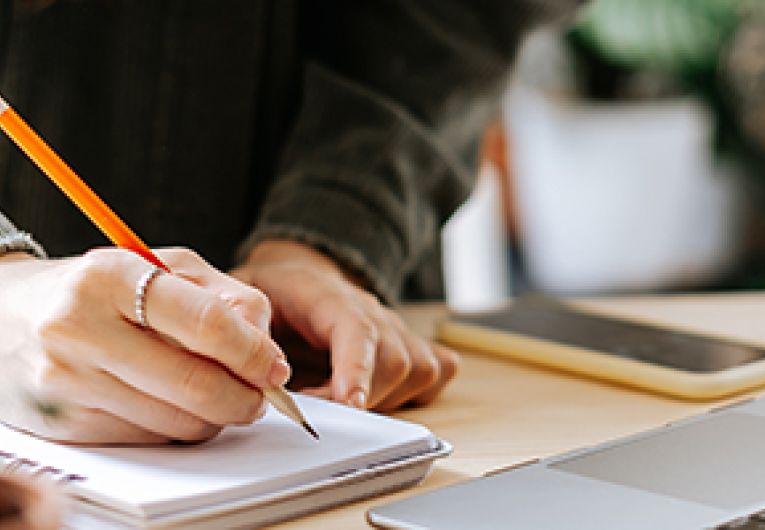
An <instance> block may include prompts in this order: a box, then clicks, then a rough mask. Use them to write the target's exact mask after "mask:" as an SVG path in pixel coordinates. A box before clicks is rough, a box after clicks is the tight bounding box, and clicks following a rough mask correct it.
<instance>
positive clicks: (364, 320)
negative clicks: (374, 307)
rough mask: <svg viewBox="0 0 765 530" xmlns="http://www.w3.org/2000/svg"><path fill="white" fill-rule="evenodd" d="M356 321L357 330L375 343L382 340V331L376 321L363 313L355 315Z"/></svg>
mask: <svg viewBox="0 0 765 530" xmlns="http://www.w3.org/2000/svg"><path fill="white" fill-rule="evenodd" d="M354 321H355V322H354V325H355V326H356V328H358V329H359V331H361V333H363V334H364V335H365V336H367V337H369V338H370V339H371V340H372V341H373V342H377V341H378V340H379V339H380V330H379V328H378V327H377V324H375V322H374V320H372V319H371V318H369V317H368V316H366V315H365V314H363V313H356V314H355V315H354Z"/></svg>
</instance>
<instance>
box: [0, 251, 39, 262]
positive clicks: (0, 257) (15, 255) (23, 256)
mask: <svg viewBox="0 0 765 530" xmlns="http://www.w3.org/2000/svg"><path fill="white" fill-rule="evenodd" d="M36 259H39V258H37V257H35V256H33V255H32V254H30V253H29V252H24V251H22V250H14V251H11V252H7V253H5V254H0V263H8V262H12V261H25V260H36Z"/></svg>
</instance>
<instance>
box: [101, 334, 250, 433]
mask: <svg viewBox="0 0 765 530" xmlns="http://www.w3.org/2000/svg"><path fill="white" fill-rule="evenodd" d="M108 331H109V333H107V334H106V335H104V336H101V337H94V338H92V340H93V341H94V342H93V346H94V347H95V348H96V351H97V352H99V353H97V354H96V355H97V357H96V358H95V359H94V361H95V364H96V367H97V368H98V369H101V370H103V371H105V372H108V373H109V374H111V375H113V376H114V377H116V378H117V379H119V380H121V381H122V382H123V383H124V384H125V385H129V386H130V387H132V388H134V389H136V390H138V391H139V392H140V393H143V394H148V395H150V396H153V397H154V398H156V399H158V400H161V401H164V402H167V403H170V404H172V405H173V406H174V407H177V408H179V409H181V410H183V411H186V412H187V413H189V414H190V415H193V416H195V417H197V418H199V419H201V420H203V421H205V422H208V423H210V424H213V425H219V426H222V425H227V424H247V423H251V422H253V421H254V420H255V419H257V418H259V417H260V416H261V415H262V411H263V395H262V393H261V392H260V390H258V389H257V388H256V387H253V386H251V385H248V384H246V383H245V382H244V381H242V380H240V379H238V378H236V377H232V376H231V374H230V373H229V372H228V371H227V370H226V369H225V368H224V367H223V366H220V365H219V364H218V363H215V362H211V361H210V360H208V359H206V358H204V357H201V356H197V355H194V354H192V353H190V352H187V351H184V350H183V349H181V348H178V347H176V346H173V345H170V344H168V343H167V342H165V341H163V340H161V339H160V338H159V337H158V336H157V335H155V334H150V333H146V332H144V331H143V330H140V329H136V328H135V327H134V326H130V325H129V324H127V323H124V322H122V323H120V322H118V323H116V324H114V326H113V327H112V328H110V329H109V330H108ZM110 335H112V336H119V337H120V338H121V339H120V341H119V343H113V342H111V341H108V336H110ZM107 346H108V347H107ZM89 384H90V379H89ZM109 388H110V390H114V391H119V390H117V388H116V387H115V386H114V385H111V386H110V387H109ZM122 393H125V391H124V389H122ZM140 393H135V392H134V393H133V394H132V395H131V396H124V397H125V398H126V399H127V398H128V397H129V398H130V399H129V400H128V402H127V405H126V407H130V408H136V409H137V408H139V407H141V406H146V405H149V402H147V401H146V399H145V398H143V397H142V395H141V394H140ZM97 394H98V395H102V396H103V397H104V399H110V400H114V399H117V398H116V397H114V396H109V394H108V392H107V390H106V389H99V390H98V391H97ZM151 405H152V406H153V407H154V408H153V410H152V411H153V412H159V408H158V407H159V404H158V403H157V402H151ZM113 406H114V407H117V406H118V405H116V404H114V405H113ZM114 410H115V412H118V411H117V410H116V408H115V409H114ZM152 411H147V412H146V414H151V412H152ZM118 413H119V412H118ZM122 413H123V414H125V415H127V412H126V411H123V412H122ZM164 413H165V414H172V412H171V411H167V410H165V411H164ZM136 414H142V413H136ZM132 418H133V419H137V418H136V416H132ZM184 419H188V418H182V417H180V416H179V417H178V418H177V420H178V421H183V420H184ZM155 421H156V420H155ZM141 424H142V425H146V424H144V423H141ZM152 425H153V424H152ZM146 426H147V427H149V426H148V425H146ZM192 427H193V426H192ZM150 428H151V427H150ZM190 428H191V427H190Z"/></svg>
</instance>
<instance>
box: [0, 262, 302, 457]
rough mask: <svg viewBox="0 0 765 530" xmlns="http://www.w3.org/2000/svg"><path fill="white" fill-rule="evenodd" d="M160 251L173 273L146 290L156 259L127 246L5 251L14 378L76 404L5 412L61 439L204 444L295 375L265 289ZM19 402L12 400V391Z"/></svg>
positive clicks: (3, 282)
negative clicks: (47, 253) (141, 288)
mask: <svg viewBox="0 0 765 530" xmlns="http://www.w3.org/2000/svg"><path fill="white" fill-rule="evenodd" d="M157 255H158V256H159V257H160V259H162V260H163V261H164V262H165V263H167V264H168V265H169V267H170V269H171V270H173V271H174V273H173V274H172V275H171V274H160V275H159V276H157V277H156V278H155V279H154V281H153V282H152V283H151V284H150V286H149V288H148V289H147V292H146V298H145V301H146V319H147V321H148V324H149V326H150V328H148V329H147V328H143V327H141V326H139V325H138V324H137V322H136V315H135V290H136V283H137V282H138V280H139V278H140V277H141V276H142V275H143V274H144V273H145V272H146V271H147V270H149V268H150V265H149V264H148V263H147V262H146V261H144V260H143V259H141V258H140V257H138V256H137V255H135V254H133V253H132V252H129V251H126V250H121V249H101V250H94V251H91V252H89V253H87V254H86V255H84V256H81V257H75V258H67V259H61V260H34V259H30V258H23V257H18V256H17V257H16V258H15V259H14V258H8V257H6V258H5V259H3V260H0V292H2V293H3V295H2V299H1V300H0V330H3V332H5V331H10V330H11V329H14V330H16V331H18V332H20V333H21V338H19V339H18V340H17V341H15V342H13V346H12V347H9V348H6V349H3V348H2V347H0V357H2V360H3V364H4V366H7V367H9V370H7V371H6V374H5V376H6V377H8V381H5V382H0V383H3V384H8V385H15V386H18V385H22V386H23V387H24V388H25V389H27V390H29V391H30V392H31V394H32V395H34V396H35V397H36V398H38V397H42V398H43V399H45V400H50V401H53V402H59V401H60V402H63V403H66V404H67V407H66V409H65V414H64V415H63V416H62V417H61V418H59V420H58V421H48V420H46V418H45V417H41V416H40V415H35V414H30V411H29V409H28V408H26V409H25V408H23V407H21V406H19V403H18V402H17V403H12V402H8V401H7V400H5V401H4V402H3V403H0V419H2V420H3V421H6V422H7V423H10V424H12V425H15V426H17V427H19V428H22V429H25V430H28V431H31V432H34V433H37V434H39V435H41V436H44V437H47V438H52V439H56V440H67V441H74V442H82V443H111V442H115V443H158V442H165V441H168V440H171V439H177V440H186V441H199V440H205V439H208V438H210V437H212V436H214V435H215V434H217V433H218V432H219V431H220V429H221V428H222V427H223V426H225V425H229V424H247V423H250V422H252V421H254V420H255V419H257V418H258V417H259V416H261V415H262V413H263V411H264V401H263V397H262V394H261V392H260V391H259V390H258V388H259V387H262V386H263V385H265V384H268V383H272V384H283V383H284V382H285V381H286V380H287V379H288V377H289V375H290V369H289V366H288V365H287V364H286V363H285V361H284V358H283V355H282V353H281V351H280V350H279V348H278V346H276V344H275V343H274V342H273V341H272V340H271V338H270V336H269V334H268V332H267V328H268V321H269V319H270V312H271V309H270V306H269V303H268V301H267V299H266V298H265V296H264V295H263V294H262V293H260V292H259V291H257V290H256V289H253V288H251V287H247V286H245V285H244V284H241V283H239V282H238V281H236V280H235V279H233V278H231V277H230V276H228V275H225V274H222V273H220V272H218V271H216V270H215V269H213V268H212V267H211V266H209V265H208V264H207V263H205V262H204V261H203V260H202V259H201V258H200V257H199V256H197V255H196V254H194V253H193V252H191V251H188V250H184V249H166V250H159V251H157ZM11 401H12V400H11Z"/></svg>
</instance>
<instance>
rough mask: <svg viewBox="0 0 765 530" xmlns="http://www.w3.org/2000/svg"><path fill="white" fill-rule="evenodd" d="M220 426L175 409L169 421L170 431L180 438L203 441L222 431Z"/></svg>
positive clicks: (172, 434)
mask: <svg viewBox="0 0 765 530" xmlns="http://www.w3.org/2000/svg"><path fill="white" fill-rule="evenodd" d="M220 429H221V428H220V427H219V426H217V425H213V424H211V423H208V422H206V421H204V420H202V419H200V418H197V417H196V416H193V415H191V414H189V413H188V412H186V411H184V410H181V409H175V410H173V412H172V415H171V417H170V418H169V421H168V428H167V430H168V433H169V434H170V435H171V436H172V437H173V438H176V439H178V440H184V441H187V442H201V441H205V440H209V439H210V438H212V437H214V436H215V435H216V434H218V432H220Z"/></svg>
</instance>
